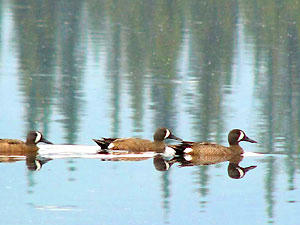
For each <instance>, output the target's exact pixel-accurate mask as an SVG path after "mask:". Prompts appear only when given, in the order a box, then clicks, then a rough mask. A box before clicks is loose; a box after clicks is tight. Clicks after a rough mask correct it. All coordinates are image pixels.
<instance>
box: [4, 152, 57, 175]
mask: <svg viewBox="0 0 300 225" xmlns="http://www.w3.org/2000/svg"><path fill="white" fill-rule="evenodd" d="M1 150H2V149H1V148H0V163H13V162H18V161H24V160H25V162H26V167H27V169H28V170H31V171H39V170H40V169H41V168H42V166H43V164H45V163H47V162H48V161H50V160H51V159H48V158H43V157H40V156H39V155H38V153H37V149H36V147H34V148H33V149H27V151H26V152H24V151H19V152H16V151H15V152H9V153H8V152H6V153H3V152H1Z"/></svg>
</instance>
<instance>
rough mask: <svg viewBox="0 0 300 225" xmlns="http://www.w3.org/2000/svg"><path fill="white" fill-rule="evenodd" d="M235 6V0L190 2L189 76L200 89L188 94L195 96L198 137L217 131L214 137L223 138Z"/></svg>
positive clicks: (234, 28) (231, 56)
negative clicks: (224, 98)
mask: <svg viewBox="0 0 300 225" xmlns="http://www.w3.org/2000/svg"><path fill="white" fill-rule="evenodd" d="M236 8H237V3H236V2H235V1H229V2H228V1H216V2H203V1H193V2H192V4H191V17H192V18H191V22H190V24H189V27H190V28H189V29H190V32H191V41H190V44H191V47H190V49H192V51H191V53H190V67H191V69H190V70H191V71H192V73H191V76H190V79H191V80H193V81H197V87H196V91H197V92H196V93H195V92H194V91H193V93H188V95H189V96H194V99H195V101H194V102H193V104H192V105H191V106H190V108H189V112H190V114H192V115H193V118H194V122H193V127H194V129H195V133H196V135H198V136H197V139H199V140H206V141H207V140H209V139H210V137H211V136H210V134H211V133H216V138H217V139H218V140H215V141H218V142H220V141H221V140H219V138H220V137H221V135H220V134H221V133H223V120H222V117H221V116H222V99H223V97H222V96H223V94H224V93H223V90H222V86H223V85H224V83H227V84H229V83H230V80H231V78H230V77H231V64H232V59H233V50H234V48H233V47H234V46H233V44H234V34H235V32H236V20H237V10H236Z"/></svg>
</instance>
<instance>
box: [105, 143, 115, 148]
mask: <svg viewBox="0 0 300 225" xmlns="http://www.w3.org/2000/svg"><path fill="white" fill-rule="evenodd" d="M113 147H115V145H114V143H110V144H109V145H108V147H107V148H108V149H112V148H113Z"/></svg>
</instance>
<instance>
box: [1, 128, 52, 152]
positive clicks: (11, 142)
mask: <svg viewBox="0 0 300 225" xmlns="http://www.w3.org/2000/svg"><path fill="white" fill-rule="evenodd" d="M39 142H44V143H47V144H52V143H51V142H50V141H48V140H46V139H45V138H44V137H43V135H42V133H41V132H39V131H29V132H28V134H27V139H26V142H23V141H20V140H16V139H0V152H1V153H5V152H9V153H10V152H12V151H13V152H15V153H16V154H23V153H24V154H25V152H27V151H28V150H32V151H34V150H37V149H38V148H37V147H36V144H37V143H39Z"/></svg>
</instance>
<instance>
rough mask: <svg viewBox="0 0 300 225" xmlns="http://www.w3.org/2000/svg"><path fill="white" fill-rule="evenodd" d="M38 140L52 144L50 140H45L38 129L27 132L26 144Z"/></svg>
mask: <svg viewBox="0 0 300 225" xmlns="http://www.w3.org/2000/svg"><path fill="white" fill-rule="evenodd" d="M39 142H44V143H46V144H52V143H51V142H50V141H48V140H46V139H45V138H44V137H43V135H42V133H41V132H39V131H29V132H28V134H27V139H26V144H37V143H39Z"/></svg>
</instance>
